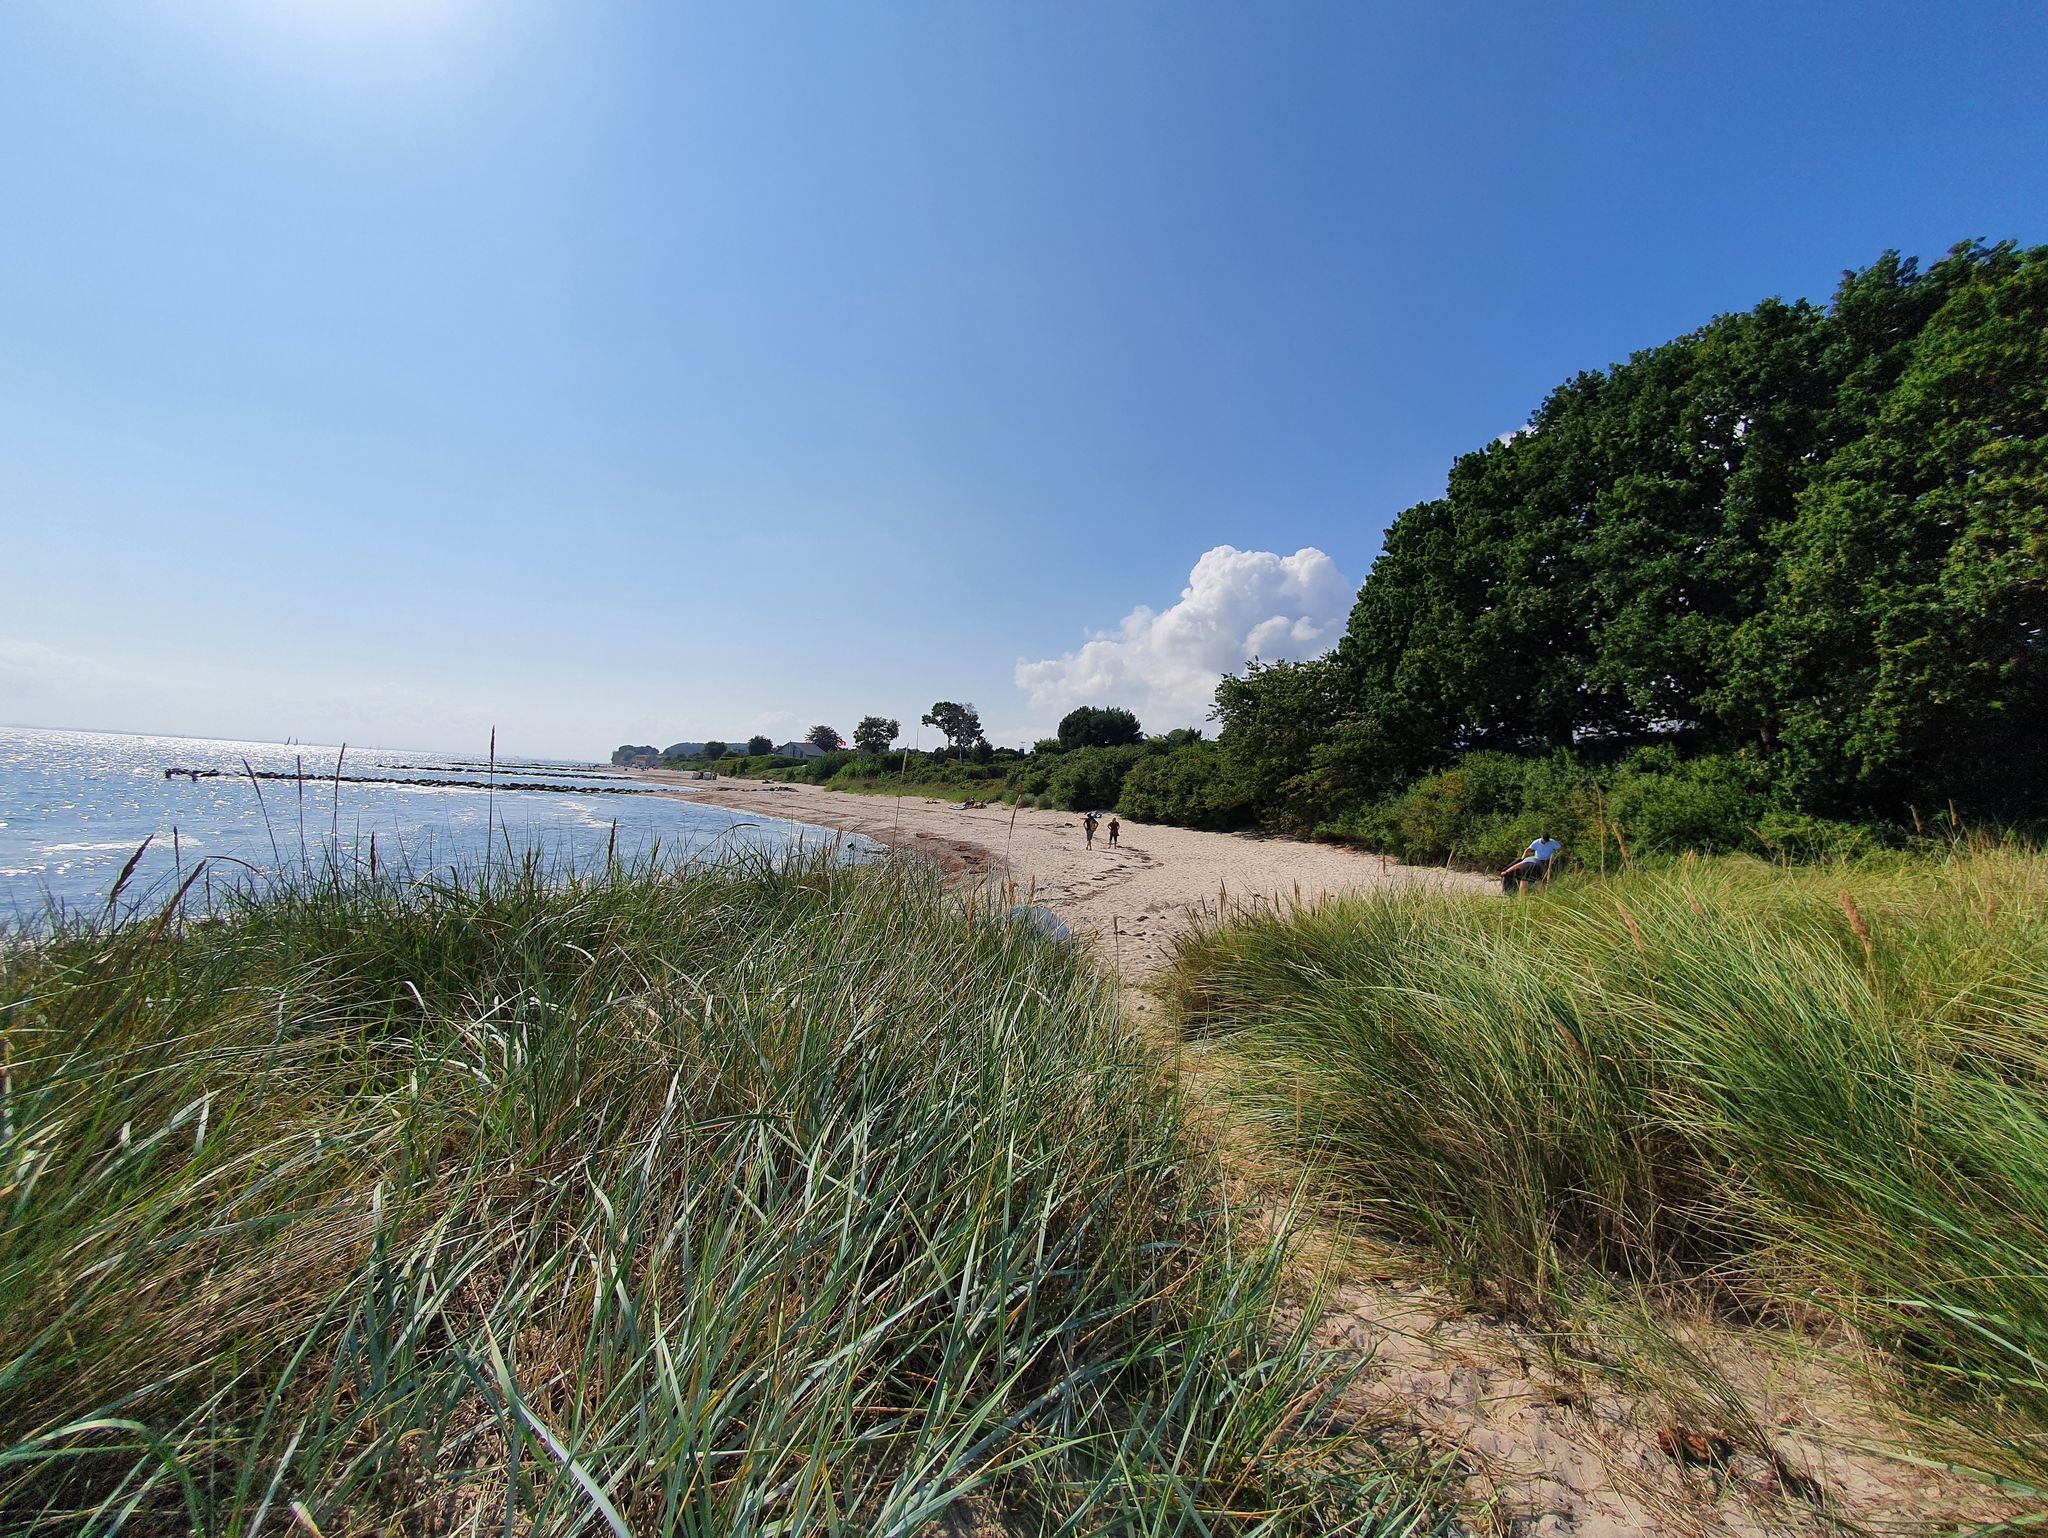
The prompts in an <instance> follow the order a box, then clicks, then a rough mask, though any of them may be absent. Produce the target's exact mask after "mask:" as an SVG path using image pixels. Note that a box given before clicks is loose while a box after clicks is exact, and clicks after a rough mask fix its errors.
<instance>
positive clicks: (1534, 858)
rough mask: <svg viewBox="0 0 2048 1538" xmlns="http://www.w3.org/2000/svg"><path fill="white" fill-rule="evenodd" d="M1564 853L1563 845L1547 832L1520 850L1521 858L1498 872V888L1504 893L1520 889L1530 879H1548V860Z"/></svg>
mask: <svg viewBox="0 0 2048 1538" xmlns="http://www.w3.org/2000/svg"><path fill="white" fill-rule="evenodd" d="M1563 853H1564V845H1562V844H1560V843H1559V842H1558V841H1557V840H1556V839H1554V838H1552V837H1551V836H1550V835H1549V834H1548V833H1546V834H1544V835H1543V836H1542V837H1541V838H1539V839H1535V840H1532V841H1531V843H1530V844H1529V847H1528V848H1526V849H1524V850H1523V851H1522V858H1521V859H1519V860H1517V861H1515V863H1514V864H1512V865H1510V866H1509V867H1508V868H1507V869H1506V870H1504V871H1502V872H1501V873H1500V889H1501V891H1502V892H1504V893H1512V892H1518V891H1520V890H1521V889H1522V888H1523V887H1524V886H1526V885H1527V884H1528V883H1529V882H1531V881H1548V880H1549V879H1550V862H1551V861H1553V860H1555V859H1556V858H1557V857H1558V856H1559V855H1561V854H1563Z"/></svg>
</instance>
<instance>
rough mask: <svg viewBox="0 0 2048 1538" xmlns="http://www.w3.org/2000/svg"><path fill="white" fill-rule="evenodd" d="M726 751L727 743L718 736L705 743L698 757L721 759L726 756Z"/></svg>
mask: <svg viewBox="0 0 2048 1538" xmlns="http://www.w3.org/2000/svg"><path fill="white" fill-rule="evenodd" d="M726 752H727V748H726V744H724V743H722V742H720V741H718V740H717V739H716V738H713V739H712V740H711V741H710V742H707V743H705V744H704V751H703V752H702V753H700V754H699V755H698V757H700V758H709V759H719V758H723V757H725V755H726Z"/></svg>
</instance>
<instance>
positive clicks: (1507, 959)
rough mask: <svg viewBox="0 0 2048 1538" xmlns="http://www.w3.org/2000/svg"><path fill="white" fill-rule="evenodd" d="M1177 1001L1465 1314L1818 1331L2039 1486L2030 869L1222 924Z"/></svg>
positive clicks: (1341, 1207)
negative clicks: (1626, 1292) (1588, 1294)
mask: <svg viewBox="0 0 2048 1538" xmlns="http://www.w3.org/2000/svg"><path fill="white" fill-rule="evenodd" d="M1483 772H1484V771H1483V770H1480V769H1479V768H1478V766H1474V777H1475V778H1478V777H1480V776H1481V775H1483ZM1169 992H1170V995H1171V997H1172V998H1173V1000H1174V1001H1175V1003H1176V1005H1177V1007H1178V1010H1179V1013H1180V1019H1181V1021H1182V1025H1183V1029H1184V1030H1185V1031H1186V1032H1188V1033H1189V1034H1190V1035H1191V1036H1192V1037H1193V1038H1195V1039H1197V1040H1199V1041H1203V1042H1207V1043H1210V1044H1211V1049H1212V1050H1213V1051H1215V1052H1216V1053H1217V1054H1219V1063H1220V1065H1227V1066H1225V1067H1224V1068H1223V1069H1222V1071H1219V1072H1217V1073H1216V1074H1215V1075H1214V1077H1215V1078H1216V1079H1217V1080H1218V1081H1219V1082H1222V1083H1226V1084H1228V1085H1229V1086H1230V1087H1231V1088H1230V1093H1231V1095H1232V1097H1233V1098H1234V1102H1235V1104H1236V1105H1237V1106H1238V1108H1239V1110H1240V1112H1241V1113H1242V1114H1243V1115H1244V1116H1245V1118H1246V1119H1247V1120H1248V1122H1249V1123H1250V1124H1252V1125H1254V1126H1256V1127H1257V1128H1258V1129H1260V1131H1261V1133H1262V1134H1263V1136H1264V1137H1265V1138H1266V1139H1267V1140H1269V1141H1270V1143H1271V1145H1272V1146H1273V1147H1274V1148H1276V1149H1279V1150H1283V1151H1285V1152H1287V1153H1289V1154H1291V1155H1293V1156H1295V1157H1296V1158H1298V1159H1300V1160H1301V1161H1303V1163H1304V1165H1305V1167H1307V1168H1310V1169H1312V1170H1314V1171H1315V1172H1316V1179H1317V1180H1318V1181H1319V1182H1320V1183H1321V1184H1320V1187H1319V1189H1320V1191H1321V1196H1322V1199H1323V1200H1325V1201H1326V1202H1327V1203H1328V1204H1329V1206H1330V1208H1331V1210H1332V1211H1333V1212H1335V1213H1340V1214H1341V1215H1342V1216H1343V1217H1344V1218H1345V1219H1346V1220H1347V1221H1352V1222H1356V1223H1358V1224H1362V1225H1364V1226H1365V1227H1366V1228H1368V1229H1370V1230H1372V1231H1374V1232H1377V1233H1379V1234H1381V1235H1384V1236H1386V1237H1388V1238H1391V1239H1394V1240H1398V1241H1400V1242H1401V1243H1403V1244H1406V1245H1409V1246H1414V1247H1418V1248H1419V1249H1420V1250H1421V1251H1422V1252H1423V1253H1425V1254H1427V1255H1430V1256H1433V1257H1434V1258H1435V1259H1436V1261H1437V1263H1438V1264H1439V1265H1440V1266H1441V1267H1442V1269H1443V1272H1444V1274H1445V1275H1446V1276H1447V1277H1449V1278H1452V1279H1454V1280H1455V1281H1457V1282H1458V1283H1460V1284H1461V1285H1463V1286H1464V1287H1465V1288H1467V1289H1469V1290H1470V1291H1471V1292H1472V1293H1473V1294H1475V1295H1479V1296H1483V1297H1487V1298H1491V1299H1493V1300H1496V1301H1503V1302H1506V1303H1508V1304H1509V1305H1511V1306H1513V1307H1516V1308H1520V1309H1525V1310H1534V1311H1536V1312H1538V1313H1543V1312H1549V1311H1556V1310H1564V1311H1567V1312H1568V1311H1569V1309H1570V1307H1571V1305H1572V1300H1573V1298H1574V1296H1575V1295H1577V1294H1579V1293H1581V1292H1583V1291H1586V1290H1588V1289H1591V1288H1593V1287H1594V1286H1595V1283H1596V1282H1597V1281H1598V1280H1599V1279H1602V1278H1604V1279H1605V1280H1606V1282H1607V1283H1609V1284H1620V1285H1627V1286H1634V1287H1644V1288H1651V1289H1657V1290H1660V1291H1661V1292H1662V1293H1663V1294H1664V1295H1665V1296H1666V1297H1668V1298H1669V1297H1680V1298H1689V1299H1691V1300H1692V1301H1693V1303H1694V1304H1696V1305H1697V1306H1700V1307H1704V1308H1707V1309H1709V1310H1711V1311H1721V1312H1732V1313H1733V1314H1735V1315H1738V1316H1741V1317H1751V1318H1755V1317H1773V1318H1778V1319H1781V1320H1786V1321H1791V1322H1794V1323H1796V1322H1797V1321H1799V1320H1802V1319H1805V1320H1816V1319H1826V1318H1832V1319H1834V1320H1837V1321H1841V1322H1845V1323H1847V1324H1848V1325H1850V1326H1852V1327H1853V1328H1854V1329H1855V1330H1856V1331H1857V1332H1859V1333H1860V1334H1861V1335H1862V1336H1863V1338H1865V1339H1866V1340H1868V1341H1869V1342H1871V1343H1872V1345H1873V1346H1874V1348H1875V1349H1876V1350H1877V1351H1878V1353H1879V1356H1878V1358H1877V1361H1878V1363H1879V1366H1880V1367H1881V1369H1882V1373H1883V1374H1884V1376H1885V1380H1886V1382H1887V1383H1889V1384H1891V1385H1892V1388H1893V1389H1896V1391H1897V1392H1898V1393H1900V1394H1901V1395H1903V1396H1904V1399H1905V1401H1906V1402H1907V1403H1908V1404H1909V1405H1910V1406H1911V1407H1912V1408H1913V1409H1914V1410H1915V1411H1916V1412H1918V1413H1921V1414H1923V1415H1925V1416H1926V1417H1927V1418H1928V1419H1927V1426H1928V1428H1929V1430H1928V1435H1929V1436H1930V1437H1932V1438H1933V1439H1934V1444H1935V1445H1937V1446H1946V1447H1947V1448H1948V1450H1949V1451H1950V1452H1959V1454H1960V1455H1961V1456H1963V1457H1965V1458H1966V1460H1967V1461H1968V1462H1969V1463H1970V1465H1971V1466H1972V1467H1975V1468H1978V1469H1989V1470H2002V1471H2004V1472H2005V1473H2006V1474H2008V1475H2012V1476H2015V1477H2019V1478H2022V1479H2025V1480H2027V1481H2030V1482H2031V1484H2032V1486H2033V1487H2034V1488H2036V1489H2039V1488H2042V1487H2043V1480H2044V1478H2048V1383H2044V1379H2043V1376H2042V1373H2041V1363H2042V1362H2043V1361H2044V1360H2048V1088H2044V1086H2048V1055H2044V1054H2048V1048H2044V1042H2048V1032H2044V1025H2048V859H2044V857H2043V856H2041V855H2040V854H2039V853H2038V852H2035V851H2033V850H2030V849H2027V848H2023V847H2020V846H2009V845H1995V844H1991V843H1988V842H1983V841H1979V842H1978V843H1977V844H1975V845H1974V846H1972V845H1958V846H1957V847H1956V848H1955V849H1954V850H1953V851H1950V852H1947V853H1944V854H1943V855H1941V856H1939V857H1936V858H1927V857H1919V856H1905V855H1888V856H1876V857H1871V858H1868V859H1865V860H1863V861H1861V862H1858V863H1854V864H1841V863H1836V864H1825V865H1822V864H1815V865H1810V866H1804V867H1797V866H1795V867H1792V868H1790V869H1787V868H1785V867H1782V866H1774V865H1772V864H1769V863H1766V862H1764V861H1760V860H1756V859H1752V858H1748V857H1740V856H1736V857H1720V858H1710V859H1688V860H1685V861H1676V862H1665V863H1664V864H1662V865H1661V866H1659V867H1657V868H1654V869H1647V870H1646V869H1640V868H1638V869H1631V870H1630V871H1628V872H1626V873H1623V874H1615V875H1610V876H1607V877H1604V878H1603V877H1599V876H1592V877H1588V878H1586V879H1584V880H1579V881H1573V882H1566V883H1560V884H1558V885H1556V886H1554V887H1552V888H1550V889H1548V890H1544V891H1539V892H1537V893H1535V894H1532V895H1531V896H1529V897H1527V898H1525V899H1522V900H1519V901H1515V902H1502V901H1498V900H1488V899H1483V898H1472V897H1459V896H1451V895H1445V894H1440V893H1431V892H1428V891H1419V890H1415V889H1400V890H1394V891H1390V892H1387V893H1383V894H1379V895H1374V896H1369V897H1358V898H1351V899H1345V900H1342V901H1333V902H1328V903H1324V904H1322V905H1320V906H1317V907H1314V908H1311V909H1306V910H1301V911H1287V912H1276V911H1273V910H1272V909H1270V908H1268V909H1263V910H1260V911H1249V910H1247V911H1243V912H1239V913H1235V914H1233V915H1231V916H1230V921H1229V922H1227V923H1219V924H1212V925H1211V926H1210V927H1208V928H1207V929H1205V930H1203V931H1202V932H1200V933H1197V934H1195V935H1194V936H1192V937H1190V938H1188V939H1187V940H1185V941H1184V942H1183V943H1182V944H1181V945H1180V947H1179V950H1178V953H1177V957H1176V960H1175V963H1174V969H1173V972H1172V976H1171V979H1170V984H1169ZM1943 1428H1946V1429H1943ZM1945 1438H1946V1439H1947V1440H1946V1442H1944V1440H1943V1439H1945Z"/></svg>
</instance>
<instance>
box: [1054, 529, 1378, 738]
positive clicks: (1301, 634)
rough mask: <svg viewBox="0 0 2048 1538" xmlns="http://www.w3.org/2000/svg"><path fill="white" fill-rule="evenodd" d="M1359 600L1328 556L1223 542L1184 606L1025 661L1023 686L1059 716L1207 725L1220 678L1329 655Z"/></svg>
mask: <svg viewBox="0 0 2048 1538" xmlns="http://www.w3.org/2000/svg"><path fill="white" fill-rule="evenodd" d="M1354 596H1355V593H1354V590H1353V587H1352V585H1351V583H1349V582H1348V581H1346V580H1345V578H1344V574H1343V573H1342V572H1340V571H1338V570H1337V563H1336V562H1335V561H1332V560H1331V559H1330V558H1329V557H1328V556H1327V555H1325V554H1323V552H1322V551H1320V550H1316V549H1313V548H1309V549H1303V550H1297V551H1295V552H1294V554H1292V555H1280V554H1278V553H1276V552H1274V551H1271V550H1239V549H1236V548H1235V547H1234V546H1231V545H1218V546H1217V547H1216V548H1215V549H1213V550H1210V551H1208V552H1206V553H1205V554H1204V555H1203V556H1202V558H1201V559H1200V560H1199V561H1197V562H1195V569H1194V570H1193V571H1192V572H1190V573H1189V574H1188V585H1187V586H1186V587H1184V588H1182V589H1181V593H1180V602H1179V603H1176V604H1173V605H1172V606H1170V607H1168V608H1166V609H1163V610H1160V611H1158V612H1154V611H1153V610H1152V609H1150V608H1147V607H1144V606H1140V607H1138V608H1136V609H1133V610H1132V611H1131V612H1130V613H1129V614H1127V615H1125V616H1124V621H1123V623H1122V624H1121V625H1119V626H1118V627H1117V628H1116V629H1115V630H1111V631H1105V632H1103V633H1101V634H1099V635H1095V636H1091V637H1090V638H1089V640H1088V642H1087V644H1086V645H1084V646H1082V647H1081V648H1080V650H1078V651H1072V652H1068V653H1067V654H1066V655H1065V656H1063V657H1056V658H1050V659H1047V660H1046V661H1043V662H1019V663H1018V664H1017V673H1016V679H1017V687H1018V688H1020V689H1022V690H1024V691H1026V692H1027V693H1028V694H1029V695H1030V696H1031V705H1032V708H1033V710H1034V711H1037V712H1041V713H1043V714H1044V715H1046V716H1047V717H1048V718H1051V719H1057V718H1058V717H1059V716H1061V715H1064V714H1065V713H1066V712H1067V711H1069V710H1071V709H1073V708H1074V707H1075V706H1076V705H1122V706H1125V707H1127V708H1128V709H1131V710H1134V711H1136V712H1137V713H1138V719H1139V720H1140V721H1142V722H1144V723H1145V730H1146V731H1148V732H1163V731H1168V730H1170V729H1171V728H1173V727H1176V726H1200V725H1201V724H1202V723H1203V721H1204V720H1205V719H1207V717H1208V714H1209V705H1210V702H1211V700H1212V699H1213V697H1214V695H1215V692H1216V681H1217V679H1219V678H1220V677H1221V676H1222V675H1223V674H1225V673H1227V672H1235V671H1236V670H1237V669H1239V668H1241V667H1243V666H1244V664H1245V662H1246V661H1247V660H1248V659H1250V658H1252V657H1258V658H1260V659H1262V660H1263V661H1266V662H1277V661H1280V660H1282V659H1286V660H1288V661H1299V660H1301V659H1302V658H1305V657H1314V656H1317V655H1320V654H1321V653H1323V652H1326V651H1328V650H1329V649H1330V647H1332V646H1333V645H1335V644H1336V641H1337V637H1338V636H1340V635H1341V634H1342V633H1343V630H1344V619H1345V616H1346V614H1347V613H1348V612H1349V610H1350V608H1351V600H1352V598H1353V597H1354Z"/></svg>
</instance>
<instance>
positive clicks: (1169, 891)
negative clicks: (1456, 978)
mask: <svg viewBox="0 0 2048 1538" xmlns="http://www.w3.org/2000/svg"><path fill="white" fill-rule="evenodd" d="M635 778H636V779H642V780H649V779H666V780H671V781H673V783H674V785H675V793H676V794H677V795H679V796H683V797H686V798H688V799H689V800H693V801H706V802H710V803H712V804H713V805H716V806H726V807H734V808H740V809H744V810H747V811H752V812H758V813H760V814H761V815H762V816H768V817H791V818H795V819H796V820H797V821H799V822H808V823H815V824H818V825H819V826H821V827H827V828H839V829H843V830H844V831H846V832H849V833H859V834H862V835H865V836H866V837H868V838H873V839H878V840H880V841H881V842H883V843H886V844H890V845H894V846H896V847H899V848H903V849H914V850H917V851H919V852H921V853H924V854H928V855H930V856H932V857H933V858H934V859H936V860H938V861H939V863H940V864H941V865H943V866H944V867H946V868H947V869H949V870H952V871H956V872H961V873H964V874H981V873H987V874H990V875H993V876H997V877H1000V876H1002V875H1003V874H1004V873H1005V872H1007V874H1008V878H1009V879H1010V880H1012V881H1014V882H1015V883H1016V887H1017V900H1018V901H1019V902H1025V901H1032V902H1039V903H1043V904H1044V905H1045V906H1046V907H1048V908H1050V909H1052V911H1053V912H1055V913H1057V914H1058V915H1059V916H1060V917H1061V918H1062V919H1064V920H1065V921H1066V922H1067V924H1068V925H1069V926H1070V927H1071V928H1072V929H1073V930H1074V932H1075V933H1076V934H1080V935H1083V936H1086V937H1087V938H1089V939H1091V940H1093V941H1094V942H1095V943H1096V944H1097V945H1098V946H1099V947H1100V949H1101V953H1102V956H1103V959H1104V960H1105V961H1108V962H1109V963H1111V965H1113V966H1115V967H1116V968H1117V969H1118V971H1119V973H1120V974H1121V975H1122V976H1123V977H1125V978H1126V979H1129V980H1131V981H1143V980H1144V979H1147V978H1150V977H1152V976H1154V975H1156V974H1157V973H1158V972H1159V971H1160V970H1161V969H1162V968H1163V967H1164V965H1165V962H1166V957H1167V953H1168V949H1169V947H1170V945H1171V943H1172V941H1173V938H1174V937H1175V936H1176V935H1179V934H1181V933H1183V932H1184V931H1185V930H1186V929H1187V928H1188V926H1189V925H1190V924H1191V923H1193V922H1194V921H1195V919H1196V918H1197V917H1199V915H1200V914H1201V913H1202V912H1203V911H1204V910H1205V909H1206V910H1207V911H1208V912H1210V913H1214V912H1215V910H1216V907H1217V904H1218V902H1219V901H1222V902H1225V903H1228V904H1229V905H1232V906H1236V905H1239V904H1250V903H1254V902H1292V901H1294V900H1296V899H1299V900H1301V901H1305V902H1306V901H1313V900H1315V899H1317V898H1322V897H1329V896H1333V895H1335V894H1337V893H1339V892H1357V891H1369V890H1372V889H1374V888H1385V887H1390V886H1416V885H1426V886H1433V887H1438V888H1443V889H1446V890H1451V891H1461V892H1467V891H1469V892H1483V891H1486V890H1488V889H1489V888H1490V887H1492V886H1493V885H1494V884H1493V883H1491V882H1489V881H1487V880H1486V879H1485V878H1484V877H1482V876H1474V875H1469V874H1467V873H1465V872H1462V871H1450V870H1436V869H1421V868H1418V867H1415V866H1409V865H1402V864H1401V863H1399V862H1398V861H1393V860H1387V859H1384V858H1382V857H1381V856H1379V855H1369V854H1361V853H1359V852H1358V851H1356V850H1352V849H1345V848H1340V847H1338V846H1336V845H1331V844H1305V843H1302V842H1300V841H1299V840H1296V839H1285V838H1267V837H1262V836H1261V835H1258V834H1254V833H1202V832H1198V831H1196V830H1194V829H1192V828H1169V827H1161V826H1157V825H1155V824H1151V823H1139V822H1132V821H1130V820H1129V819H1125V820H1124V822H1123V836H1122V839H1121V840H1120V843H1119V846H1118V847H1117V848H1115V849H1112V848H1110V847H1109V835H1108V831H1107V824H1105V825H1104V830H1103V831H1102V832H1099V833H1097V834H1096V835H1095V845H1094V847H1093V848H1092V849H1091V848H1090V847H1089V846H1088V843H1087V841H1086V839H1085V838H1084V836H1083V834H1082V831H1081V818H1080V814H1079V813H1076V812H1048V811H1040V810H1037V809H1035V808H1028V807H1026V808H1016V809H1013V808H1010V807H1007V806H1002V805H991V806H988V807H984V808H977V809H973V810H963V809H962V808H961V807H960V806H959V805H958V804H957V803H947V802H943V801H934V800H931V799H929V798H927V797H924V796H915V795H913V796H903V797H900V798H899V797H895V796H863V795H855V794H851V793H849V792H846V791H837V790H825V789H823V788H822V787H819V786H816V785H777V784H773V783H770V782H767V781H762V780H692V779H689V778H688V777H686V776H683V775H670V774H667V773H665V772H663V771H660V770H650V771H643V772H642V773H641V774H639V775H636V776H635Z"/></svg>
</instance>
